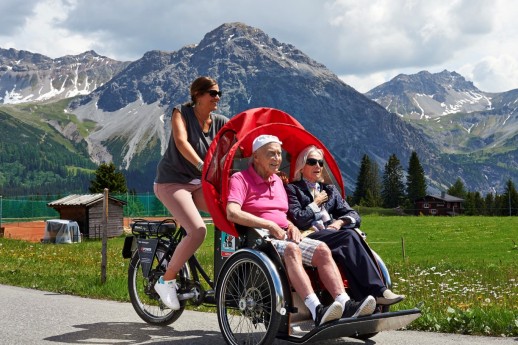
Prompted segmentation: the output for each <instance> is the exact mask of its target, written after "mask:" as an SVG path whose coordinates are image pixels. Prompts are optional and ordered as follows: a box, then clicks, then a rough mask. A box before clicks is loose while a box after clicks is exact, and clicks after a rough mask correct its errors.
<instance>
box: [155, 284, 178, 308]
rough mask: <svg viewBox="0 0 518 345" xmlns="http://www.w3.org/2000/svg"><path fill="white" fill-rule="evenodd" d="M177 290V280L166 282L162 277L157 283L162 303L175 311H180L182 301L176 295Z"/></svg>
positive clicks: (157, 290) (157, 291) (156, 289)
mask: <svg viewBox="0 0 518 345" xmlns="http://www.w3.org/2000/svg"><path fill="white" fill-rule="evenodd" d="M177 289H178V285H176V279H175V280H168V281H165V280H164V279H163V277H160V279H158V281H157V282H156V283H155V291H156V293H157V294H158V295H159V296H160V299H161V300H162V303H164V304H165V305H166V306H167V307H169V308H171V309H173V310H178V309H180V301H178V296H177V295H176V290H177Z"/></svg>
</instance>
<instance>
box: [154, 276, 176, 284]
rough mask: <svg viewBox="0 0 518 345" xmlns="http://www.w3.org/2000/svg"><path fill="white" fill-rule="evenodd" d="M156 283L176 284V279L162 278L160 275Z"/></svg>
mask: <svg viewBox="0 0 518 345" xmlns="http://www.w3.org/2000/svg"><path fill="white" fill-rule="evenodd" d="M158 283H159V284H176V279H172V280H164V276H160V278H159V279H158Z"/></svg>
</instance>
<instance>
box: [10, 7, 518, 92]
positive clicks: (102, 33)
mask: <svg viewBox="0 0 518 345" xmlns="http://www.w3.org/2000/svg"><path fill="white" fill-rule="evenodd" d="M516 13H518V2H516V1H513V0H496V1H493V0H435V1H428V2H426V1H419V0H364V1H356V0H322V1H314V0H284V1H278V0H263V1H251V0H198V1H196V2H191V1H187V0H175V1H169V0H154V1H151V2H143V1H140V0H111V1H106V0H88V1H87V0H33V1H30V0H27V1H23V2H22V3H20V2H19V1H18V0H3V1H2V2H1V3H0V21H1V22H2V24H4V23H9V25H2V28H0V47H2V48H11V47H12V48H15V49H25V50H29V51H32V52H37V53H41V54H44V55H47V56H50V57H53V58H56V57H60V56H63V55H69V54H79V53H81V52H84V51H86V50H90V49H93V50H96V51H97V52H98V53H99V54H102V55H106V56H109V57H112V58H115V59H118V60H135V59H138V58H140V57H141V56H142V55H143V54H144V53H146V52H147V51H149V50H155V49H157V50H165V51H171V50H177V49H180V48H181V47H183V46H184V45H186V44H192V43H198V42H199V41H200V40H201V39H202V38H203V36H204V35H205V34H206V33H207V32H209V31H211V30H213V29H215V28H216V27H218V26H219V25H221V24H223V23H227V22H236V21H239V22H243V23H245V24H248V25H251V26H254V27H257V28H259V29H261V30H263V31H264V32H265V33H266V34H268V35H269V36H271V37H274V38H276V39H278V40H279V41H281V42H285V43H290V44H293V45H294V46H296V47H297V48H299V49H300V50H302V51H303V52H304V53H306V54H307V55H309V56H310V57H311V58H313V59H315V60H317V61H318V62H320V63H323V64H324V65H326V66H327V67H328V68H329V69H331V70H332V71H333V72H335V73H336V74H337V75H340V76H341V78H342V79H343V80H345V81H346V82H347V83H348V84H350V85H351V86H353V87H355V88H357V89H358V90H359V91H361V92H365V91H368V90H370V89H371V88H373V87H375V86H377V85H379V84H380V83H382V82H384V81H388V80H389V79H391V78H393V77H395V76H396V75H397V74H399V73H407V74H408V73H417V72H419V71H421V70H428V71H430V72H432V73H434V72H437V71H442V70H444V69H447V70H450V71H453V70H455V71H457V72H459V73H461V74H463V75H464V76H465V77H466V78H468V79H469V80H472V81H473V82H474V83H475V85H476V86H477V87H479V88H480V89H481V90H483V91H505V90H509V89H512V88H517V87H518V78H517V76H516V73H517V72H516V71H517V70H518V69H517V68H516V65H517V61H518V45H517V44H516V43H515V37H517V34H518V28H517V25H516V24H515V18H514V17H513V16H514V15H515V14H516ZM278 18H282V20H278Z"/></svg>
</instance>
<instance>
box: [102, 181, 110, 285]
mask: <svg viewBox="0 0 518 345" xmlns="http://www.w3.org/2000/svg"><path fill="white" fill-rule="evenodd" d="M102 222H103V229H102V249H101V284H104V283H105V282H106V266H107V253H106V252H107V247H108V188H104V195H103V220H102Z"/></svg>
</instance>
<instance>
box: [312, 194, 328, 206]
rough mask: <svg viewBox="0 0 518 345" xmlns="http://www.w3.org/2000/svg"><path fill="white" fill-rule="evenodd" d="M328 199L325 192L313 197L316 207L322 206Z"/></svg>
mask: <svg viewBox="0 0 518 345" xmlns="http://www.w3.org/2000/svg"><path fill="white" fill-rule="evenodd" d="M327 199H328V196H327V192H326V191H325V190H323V191H321V192H320V193H318V194H317V195H316V196H315V199H314V200H313V201H314V202H315V204H317V206H320V205H322V204H323V203H324V202H326V201H327Z"/></svg>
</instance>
